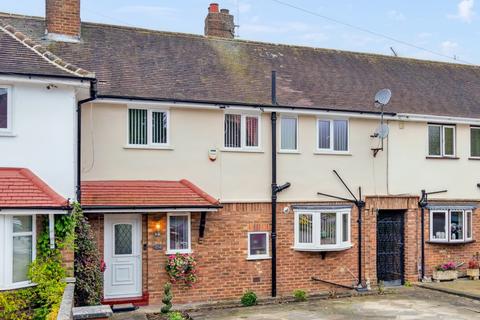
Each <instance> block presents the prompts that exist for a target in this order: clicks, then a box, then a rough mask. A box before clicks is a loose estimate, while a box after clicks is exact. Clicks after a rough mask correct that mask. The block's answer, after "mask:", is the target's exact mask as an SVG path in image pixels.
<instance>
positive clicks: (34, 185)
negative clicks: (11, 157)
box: [0, 168, 69, 209]
mask: <svg viewBox="0 0 480 320" xmlns="http://www.w3.org/2000/svg"><path fill="white" fill-rule="evenodd" d="M68 205H69V204H68V201H67V200H66V199H65V198H63V197H62V196H61V195H59V194H58V193H56V192H55V191H54V190H53V189H52V188H50V187H49V186H48V185H47V184H46V183H45V182H43V181H42V180H41V179H40V178H39V177H37V176H36V175H35V174H34V173H33V172H31V171H30V170H28V169H25V168H0V208H20V207H32V208H56V207H58V208H59V209H60V208H65V207H68Z"/></svg>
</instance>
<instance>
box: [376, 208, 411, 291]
mask: <svg viewBox="0 0 480 320" xmlns="http://www.w3.org/2000/svg"><path fill="white" fill-rule="evenodd" d="M404 268H405V266H404V212H403V211H382V210H380V211H379V213H378V216H377V280H379V281H380V280H383V281H384V283H385V285H402V284H403V282H404Z"/></svg>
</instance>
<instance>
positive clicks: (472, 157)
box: [470, 126, 480, 159]
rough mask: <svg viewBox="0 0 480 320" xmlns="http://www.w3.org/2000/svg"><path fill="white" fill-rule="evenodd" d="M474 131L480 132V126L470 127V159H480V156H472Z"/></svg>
mask: <svg viewBox="0 0 480 320" xmlns="http://www.w3.org/2000/svg"><path fill="white" fill-rule="evenodd" d="M472 130H479V131H480V126H470V158H471V159H480V154H479V155H478V156H474V155H473V154H472V142H473V141H472V137H473V135H472Z"/></svg>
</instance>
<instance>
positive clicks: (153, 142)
mask: <svg viewBox="0 0 480 320" xmlns="http://www.w3.org/2000/svg"><path fill="white" fill-rule="evenodd" d="M127 118H128V119H127V128H128V130H127V134H128V136H127V145H128V146H133V147H135V146H137V147H142V146H147V147H148V146H150V147H168V146H169V145H170V112H169V110H166V109H157V108H140V107H129V108H128V117H127Z"/></svg>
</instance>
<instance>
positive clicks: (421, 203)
mask: <svg viewBox="0 0 480 320" xmlns="http://www.w3.org/2000/svg"><path fill="white" fill-rule="evenodd" d="M427 203H428V200H427V193H426V192H425V190H422V197H421V198H420V201H419V202H418V205H419V206H420V208H421V213H420V214H421V217H420V221H421V223H420V225H421V228H422V230H421V241H422V248H421V253H422V258H421V259H422V270H421V278H420V280H421V281H423V279H424V278H425V207H426V206H427Z"/></svg>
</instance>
